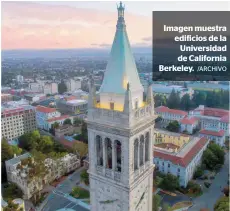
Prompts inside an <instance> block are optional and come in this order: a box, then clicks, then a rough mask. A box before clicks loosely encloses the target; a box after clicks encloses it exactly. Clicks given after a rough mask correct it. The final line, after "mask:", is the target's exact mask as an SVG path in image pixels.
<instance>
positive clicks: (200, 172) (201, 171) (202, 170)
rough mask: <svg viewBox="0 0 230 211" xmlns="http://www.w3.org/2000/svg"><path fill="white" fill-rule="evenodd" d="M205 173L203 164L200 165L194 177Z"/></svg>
mask: <svg viewBox="0 0 230 211" xmlns="http://www.w3.org/2000/svg"><path fill="white" fill-rule="evenodd" d="M203 174H204V169H203V168H202V167H201V166H198V167H197V168H196V170H195V172H194V175H193V178H194V179H196V178H199V177H201V176H202V175H203Z"/></svg>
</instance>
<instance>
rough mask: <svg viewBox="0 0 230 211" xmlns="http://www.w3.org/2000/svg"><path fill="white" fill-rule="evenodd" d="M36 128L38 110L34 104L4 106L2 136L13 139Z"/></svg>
mask: <svg viewBox="0 0 230 211" xmlns="http://www.w3.org/2000/svg"><path fill="white" fill-rule="evenodd" d="M36 128H37V126H36V112H35V109H34V107H33V106H30V105H17V104H15V105H10V106H2V112H1V131H2V137H4V138H6V139H8V140H13V139H16V138H18V137H19V136H21V135H23V134H24V133H28V132H31V131H33V130H36Z"/></svg>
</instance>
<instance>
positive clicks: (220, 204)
mask: <svg viewBox="0 0 230 211" xmlns="http://www.w3.org/2000/svg"><path fill="white" fill-rule="evenodd" d="M214 211H229V197H226V196H223V197H221V198H220V199H219V200H218V201H217V202H216V204H215V206H214Z"/></svg>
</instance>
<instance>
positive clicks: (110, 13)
mask: <svg viewBox="0 0 230 211" xmlns="http://www.w3.org/2000/svg"><path fill="white" fill-rule="evenodd" d="M149 4H152V3H151V2H150V3H149ZM125 5H126V11H125V20H126V25H127V31H128V35H129V39H130V42H131V44H132V45H133V46H137V47H138V46H141V47H143V46H150V45H151V34H152V23H151V20H152V18H151V9H149V8H148V6H147V5H148V3H147V4H142V3H141V2H127V3H125ZM116 7H117V6H116V2H3V3H2V49H60V48H105V47H109V46H110V45H111V44H112V41H113V38H114V34H115V30H116V21H117V8H116ZM140 8H141V9H140ZM146 11H149V12H146Z"/></svg>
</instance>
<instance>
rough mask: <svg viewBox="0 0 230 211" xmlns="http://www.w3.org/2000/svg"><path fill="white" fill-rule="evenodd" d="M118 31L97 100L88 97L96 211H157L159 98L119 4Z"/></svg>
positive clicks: (92, 196)
mask: <svg viewBox="0 0 230 211" xmlns="http://www.w3.org/2000/svg"><path fill="white" fill-rule="evenodd" d="M117 9H118V21H117V26H116V34H115V38H114V42H113V46H112V50H111V53H110V58H109V61H108V64H107V68H106V72H105V75H104V80H103V83H102V86H101V88H100V91H99V101H97V100H96V93H95V86H94V82H93V80H91V81H90V90H89V91H90V94H89V101H88V118H87V125H88V137H89V170H88V172H89V178H90V202H91V210H92V211H102V210H103V211H111V210H114V211H134V210H139V211H141V210H145V211H151V210H152V185H153V170H154V164H153V162H152V157H153V153H152V147H153V136H154V121H155V118H156V117H155V114H154V101H153V93H152V87H151V85H149V87H148V89H147V93H146V99H143V92H144V89H143V87H142V85H141V82H140V79H139V76H138V72H137V69H136V64H135V61H134V58H133V55H132V52H131V48H130V44H129V40H128V36H127V32H126V25H125V19H124V9H125V8H124V6H123V5H122V3H120V5H119V6H118V8H117Z"/></svg>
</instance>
